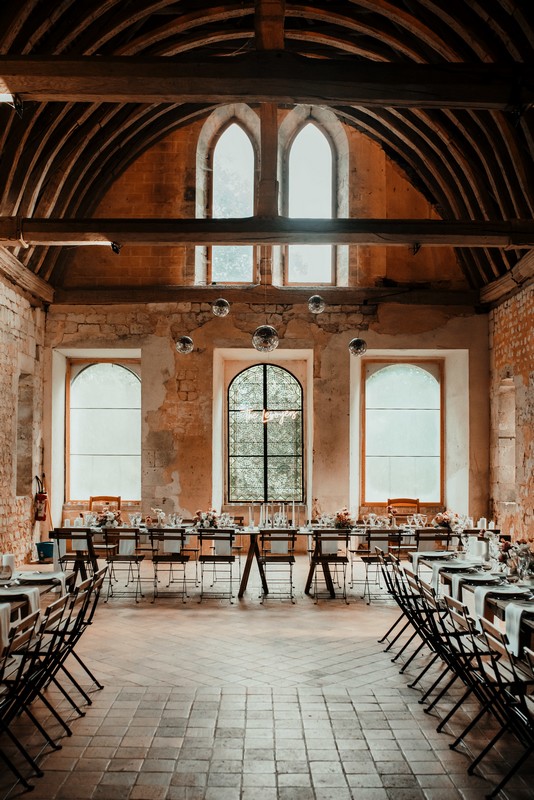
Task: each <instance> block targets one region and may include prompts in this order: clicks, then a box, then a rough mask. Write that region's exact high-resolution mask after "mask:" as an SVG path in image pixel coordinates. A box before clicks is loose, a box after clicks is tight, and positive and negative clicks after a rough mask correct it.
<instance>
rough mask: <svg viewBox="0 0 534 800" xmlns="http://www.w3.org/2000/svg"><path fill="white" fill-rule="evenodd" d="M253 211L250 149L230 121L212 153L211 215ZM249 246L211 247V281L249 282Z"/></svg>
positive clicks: (244, 136) (242, 214) (244, 214)
mask: <svg viewBox="0 0 534 800" xmlns="http://www.w3.org/2000/svg"><path fill="white" fill-rule="evenodd" d="M253 214H254V149H253V147H252V143H251V141H250V139H249V137H248V136H247V134H246V133H245V131H244V130H243V128H241V126H240V125H238V124H237V123H235V122H234V123H232V124H231V125H229V126H228V127H227V128H226V130H225V131H224V133H223V134H222V135H221V136H220V138H219V140H218V142H217V144H216V146H215V150H214V152H213V183H212V216H213V217H214V218H223V219H225V218H229V217H250V216H252V215H253ZM253 256H254V248H253V247H252V245H250V246H248V245H246V246H243V245H229V246H224V247H223V246H219V245H217V246H214V247H212V248H211V280H212V281H213V282H215V283H250V282H251V281H252V279H253Z"/></svg>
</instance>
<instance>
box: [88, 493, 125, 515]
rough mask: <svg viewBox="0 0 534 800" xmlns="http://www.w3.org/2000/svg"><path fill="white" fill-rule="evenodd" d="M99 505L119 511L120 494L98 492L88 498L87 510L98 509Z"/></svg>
mask: <svg viewBox="0 0 534 800" xmlns="http://www.w3.org/2000/svg"><path fill="white" fill-rule="evenodd" d="M100 506H102V507H103V506H109V507H110V509H111V510H114V511H120V507H121V498H120V495H111V494H98V495H94V497H90V498H89V511H96V510H100Z"/></svg>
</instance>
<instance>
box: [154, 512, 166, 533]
mask: <svg viewBox="0 0 534 800" xmlns="http://www.w3.org/2000/svg"><path fill="white" fill-rule="evenodd" d="M150 510H151V511H152V513H153V514H154V515H155V516H156V519H157V525H158V528H163V527H164V526H165V516H166V515H165V512H164V510H163V509H162V508H151V509H150Z"/></svg>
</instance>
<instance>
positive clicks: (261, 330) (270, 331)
mask: <svg viewBox="0 0 534 800" xmlns="http://www.w3.org/2000/svg"><path fill="white" fill-rule="evenodd" d="M279 342H280V340H279V338H278V334H277V332H276V328H273V326H272V325H260V326H259V327H258V328H256V330H255V331H254V333H253V334H252V344H253V345H254V347H255V348H256V350H259V351H260V353H270V352H271V351H272V350H276V348H277V347H278V344H279Z"/></svg>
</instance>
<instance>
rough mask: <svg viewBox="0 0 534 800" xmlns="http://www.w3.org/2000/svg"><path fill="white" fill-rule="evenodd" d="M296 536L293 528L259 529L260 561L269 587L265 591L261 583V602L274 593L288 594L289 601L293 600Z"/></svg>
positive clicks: (281, 595) (284, 595) (279, 595)
mask: <svg viewBox="0 0 534 800" xmlns="http://www.w3.org/2000/svg"><path fill="white" fill-rule="evenodd" d="M296 538H297V532H296V530H295V528H261V529H260V562H261V564H262V566H263V570H264V574H265V580H266V583H267V586H268V589H269V591H268V593H266V592H265V591H264V587H263V583H262V592H261V595H260V596H261V602H262V603H263V602H264V600H265V598H266V597H272V596H273V595H274V594H275V593H276V596H277V597H287V595H288V594H289V599H290V600H291V602H292V603H294V602H295V596H294V588H295V587H294V586H293V567H294V565H295V541H296ZM284 588H285V591H283V589H284ZM277 589H278V591H277V592H276V590H277Z"/></svg>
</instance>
